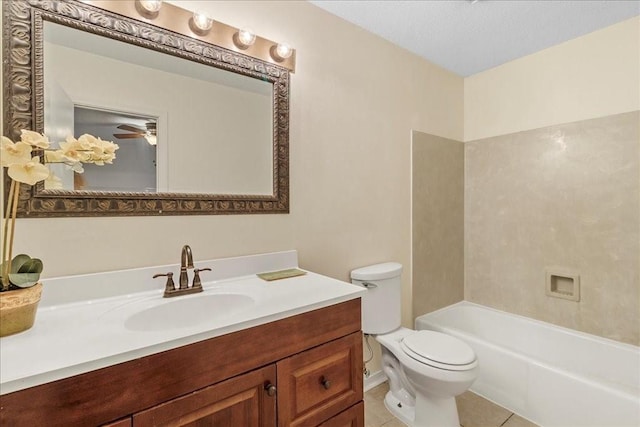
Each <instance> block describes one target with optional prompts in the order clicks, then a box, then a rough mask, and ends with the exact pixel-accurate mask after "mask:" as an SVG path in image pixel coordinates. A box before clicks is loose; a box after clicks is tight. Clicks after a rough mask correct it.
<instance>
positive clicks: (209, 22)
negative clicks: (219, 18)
mask: <svg viewBox="0 0 640 427" xmlns="http://www.w3.org/2000/svg"><path fill="white" fill-rule="evenodd" d="M191 22H192V23H193V25H194V26H195V27H196V29H197V30H198V32H199V33H201V34H203V33H207V32H208V31H209V30H210V29H211V27H212V26H213V19H211V18H209V17H208V16H207V14H206V13H204V12H200V11H196V12H193V17H192V18H191Z"/></svg>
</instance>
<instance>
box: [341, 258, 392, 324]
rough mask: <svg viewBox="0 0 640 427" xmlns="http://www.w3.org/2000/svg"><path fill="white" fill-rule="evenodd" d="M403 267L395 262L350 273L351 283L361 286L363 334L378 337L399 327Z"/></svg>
mask: <svg viewBox="0 0 640 427" xmlns="http://www.w3.org/2000/svg"><path fill="white" fill-rule="evenodd" d="M401 274H402V265H401V264H398V263H397V262H385V263H383V264H375V265H370V266H368V267H362V268H358V269H355V270H353V271H352V272H351V283H353V284H355V285H360V286H364V287H365V288H367V293H366V294H365V295H364V296H363V297H362V331H363V332H364V333H365V334H371V335H378V334H385V333H387V332H391V331H393V330H395V329H397V328H399V327H400V314H401V299H402V289H401V282H400V275H401Z"/></svg>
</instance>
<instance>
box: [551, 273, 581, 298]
mask: <svg viewBox="0 0 640 427" xmlns="http://www.w3.org/2000/svg"><path fill="white" fill-rule="evenodd" d="M546 273H547V280H546V294H547V295H548V296H550V297H555V298H562V299H567V300H570V301H580V275H579V274H578V273H576V272H573V271H570V270H565V269H555V268H552V269H547V270H546Z"/></svg>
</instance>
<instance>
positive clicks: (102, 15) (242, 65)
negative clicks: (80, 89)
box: [2, 0, 289, 218]
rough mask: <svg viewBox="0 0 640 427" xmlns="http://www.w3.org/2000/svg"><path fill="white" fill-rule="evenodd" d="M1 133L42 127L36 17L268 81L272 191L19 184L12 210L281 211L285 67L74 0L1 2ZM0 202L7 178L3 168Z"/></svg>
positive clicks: (25, 213)
mask: <svg viewBox="0 0 640 427" xmlns="http://www.w3.org/2000/svg"><path fill="white" fill-rule="evenodd" d="M2 7H3V27H2V31H3V58H4V67H5V68H4V71H3V78H4V85H3V86H4V88H3V102H4V117H3V123H4V132H5V135H6V136H8V137H9V138H11V139H12V140H16V139H19V135H20V130H21V129H30V130H35V131H36V132H43V131H44V74H43V23H44V21H51V22H54V23H58V24H62V25H65V26H68V27H72V28H75V29H78V30H80V31H85V32H89V33H93V34H97V35H100V36H105V37H109V38H112V39H115V40H119V41H124V42H127V43H130V44H135V45H138V46H141V47H145V48H149V49H153V50H156V51H158V52H162V53H165V54H169V55H174V56H177V57H180V58H184V59H187V60H191V61H195V62H199V63H202V64H206V65H209V66H213V67H217V68H220V69H223V70H227V71H231V72H235V73H239V74H243V75H245V76H249V77H254V78H259V79H262V80H266V81H269V82H271V83H272V84H273V195H230V194H190V193H153V194H148V193H133V192H99V191H91V192H89V191H66V190H65V191H63V190H46V191H45V190H44V183H43V182H39V183H38V184H36V185H35V186H28V185H24V184H23V185H21V186H20V196H19V204H18V216H19V217H22V218H36V217H40V218H42V217H70V216H151V215H163V216H164V215H218V214H261V213H262V214H264V213H289V71H288V70H287V69H286V68H283V67H280V66H278V65H276V64H271V63H268V62H265V61H262V60H259V59H255V58H252V57H249V56H246V55H243V54H241V53H237V52H233V51H231V50H227V49H224V48H221V47H218V46H215V45H213V44H210V43H207V42H204V41H201V40H198V39H195V38H192V37H189V36H184V35H180V34H176V33H174V32H171V31H168V30H165V29H163V28H160V27H157V26H155V25H152V24H149V23H146V22H144V21H140V20H136V19H131V18H127V17H124V16H121V15H117V14H114V13H111V12H108V11H106V10H103V9H100V8H97V7H94V6H91V5H88V4H84V3H81V2H79V1H78V0H10V1H5V2H3V6H2ZM4 179H5V200H6V199H7V192H8V188H9V185H7V183H8V182H9V177H8V176H7V175H6V171H4Z"/></svg>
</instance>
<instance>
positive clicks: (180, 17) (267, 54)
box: [0, 0, 470, 72]
mask: <svg viewBox="0 0 640 427" xmlns="http://www.w3.org/2000/svg"><path fill="white" fill-rule="evenodd" d="M78 1H80V3H87V4H90V5H94V6H97V7H98V8H101V9H105V10H108V11H110V12H113V13H116V14H118V15H123V16H126V17H128V18H134V19H139V18H140V17H142V18H144V19H143V20H144V21H146V22H147V23H149V24H151V25H156V24H157V25H158V26H160V27H162V28H164V29H166V30H169V31H173V32H175V33H178V34H181V35H184V36H188V37H194V38H197V39H199V40H201V41H203V42H207V43H211V44H214V45H216V46H219V47H222V48H225V49H229V50H231V51H235V52H238V51H242V53H243V54H245V55H247V56H249V57H253V58H257V59H260V60H262V61H267V62H270V63H276V64H277V65H278V66H280V67H283V68H286V69H288V70H290V71H292V72H294V71H295V62H296V60H295V56H296V55H295V50H294V49H293V48H292V47H291V45H290V44H289V43H278V42H275V41H273V40H267V39H265V38H262V37H259V36H258V35H256V33H255V32H253V30H251V29H248V28H238V27H232V26H230V25H227V24H225V23H224V22H220V21H218V20H215V21H214V19H212V18H211V15H210V14H209V13H208V12H209V10H208V9H206V8H205V7H204V6H203V7H202V8H198V9H195V11H192V10H187V9H183V8H181V7H179V6H176V5H174V4H172V3H179V2H177V1H176V2H170V3H167V2H163V1H162V0H78ZM467 1H470V0H467ZM0 2H2V0H0ZM45 3H46V2H45ZM131 3H134V4H135V12H137V13H132V11H131ZM194 3H195V2H194ZM203 3H204V2H203ZM161 9H162V10H161ZM160 13H162V15H163V16H162V19H157V20H156V18H158V17H159V16H160ZM212 13H215V12H212ZM153 20H156V22H151V21H153ZM160 21H161V22H160ZM214 27H215V28H214ZM212 29H213V31H212Z"/></svg>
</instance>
